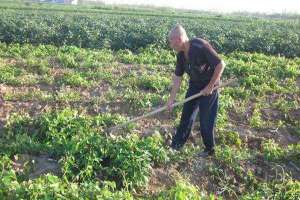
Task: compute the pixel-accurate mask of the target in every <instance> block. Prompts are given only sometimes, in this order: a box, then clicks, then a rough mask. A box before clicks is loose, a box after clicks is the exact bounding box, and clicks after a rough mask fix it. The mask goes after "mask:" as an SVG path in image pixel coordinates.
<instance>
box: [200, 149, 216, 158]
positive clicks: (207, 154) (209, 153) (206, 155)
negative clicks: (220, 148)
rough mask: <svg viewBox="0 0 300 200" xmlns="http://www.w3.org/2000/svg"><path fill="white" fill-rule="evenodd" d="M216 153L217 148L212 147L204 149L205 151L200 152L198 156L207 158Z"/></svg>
mask: <svg viewBox="0 0 300 200" xmlns="http://www.w3.org/2000/svg"><path fill="white" fill-rule="evenodd" d="M214 154H215V150H214V149H211V150H204V151H202V152H200V153H199V154H198V156H199V157H201V158H206V157H208V156H213V155H214Z"/></svg>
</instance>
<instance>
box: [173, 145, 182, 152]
mask: <svg viewBox="0 0 300 200" xmlns="http://www.w3.org/2000/svg"><path fill="white" fill-rule="evenodd" d="M170 147H171V149H172V150H175V151H180V149H182V147H183V145H181V144H172V145H171V146H170Z"/></svg>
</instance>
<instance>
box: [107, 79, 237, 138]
mask: <svg viewBox="0 0 300 200" xmlns="http://www.w3.org/2000/svg"><path fill="white" fill-rule="evenodd" d="M236 80H237V79H230V80H228V81H227V82H226V83H223V84H221V85H219V86H216V87H214V89H213V90H216V89H219V88H222V87H225V86H227V85H230V84H231V83H233V82H235V81H236ZM202 95H203V92H202V91H201V92H199V93H197V94H194V95H192V96H190V97H188V98H186V99H184V100H182V101H179V102H175V103H173V104H172V105H171V106H172V107H176V106H178V105H181V104H184V103H186V102H188V101H191V100H193V99H195V98H197V97H200V96H202ZM167 109H168V106H163V107H160V108H158V109H156V110H153V111H151V112H149V113H147V114H145V115H141V116H139V117H136V118H133V119H131V120H129V121H127V122H125V123H123V124H120V125H117V126H114V127H112V128H109V129H107V130H108V131H109V132H110V131H112V130H114V129H118V128H121V127H123V126H126V125H127V124H129V123H132V122H136V121H138V120H141V119H144V118H146V117H149V116H152V115H155V114H157V113H159V112H162V111H164V110H167Z"/></svg>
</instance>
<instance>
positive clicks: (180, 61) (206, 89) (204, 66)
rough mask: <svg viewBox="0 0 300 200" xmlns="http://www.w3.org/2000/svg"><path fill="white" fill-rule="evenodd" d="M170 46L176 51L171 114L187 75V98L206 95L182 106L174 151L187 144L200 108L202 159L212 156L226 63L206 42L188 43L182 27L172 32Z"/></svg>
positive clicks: (190, 41)
mask: <svg viewBox="0 0 300 200" xmlns="http://www.w3.org/2000/svg"><path fill="white" fill-rule="evenodd" d="M169 44H170V47H171V48H172V49H174V50H175V51H176V52H177V63H176V69H175V72H174V75H173V85H172V90H171V94H170V97H169V101H168V102H167V106H168V108H169V111H170V112H171V111H172V106H171V105H172V104H173V103H174V100H175V97H176V93H177V92H178V90H179V88H180V85H181V80H182V75H183V74H184V73H185V72H186V73H187V74H188V75H189V88H188V90H187V92H186V96H185V97H186V98H187V97H190V96H192V95H194V94H197V93H199V92H200V91H202V92H203V93H204V96H201V97H199V98H196V99H194V100H191V101H189V102H186V103H185V104H184V105H183V111H182V114H181V119H180V124H179V126H178V127H177V130H176V133H175V135H174V136H173V138H172V144H171V148H173V149H176V150H179V149H181V148H182V146H183V145H184V144H185V142H186V141H187V139H188V137H189V135H190V133H191V129H192V125H193V123H194V121H195V118H196V117H195V116H196V115H195V114H196V112H197V110H198V109H199V119H200V132H201V136H202V140H203V143H204V145H205V149H204V151H203V152H201V153H200V154H199V156H201V157H207V156H211V155H213V154H214V145H215V141H214V128H215V123H216V116H217V111H218V91H217V90H213V88H214V87H215V86H216V85H218V84H219V82H220V78H221V75H222V72H223V70H224V67H225V63H224V62H223V61H222V60H221V58H220V57H219V56H218V54H217V53H216V51H215V50H214V49H213V48H212V46H211V45H210V44H209V43H208V42H207V41H205V40H204V39H201V38H193V39H192V40H189V38H188V36H187V34H186V31H185V30H184V28H183V27H182V26H181V25H176V26H175V27H174V28H173V29H172V30H171V31H170V33H169Z"/></svg>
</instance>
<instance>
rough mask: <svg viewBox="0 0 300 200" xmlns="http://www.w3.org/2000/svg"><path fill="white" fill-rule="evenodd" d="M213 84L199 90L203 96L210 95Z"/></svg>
mask: <svg viewBox="0 0 300 200" xmlns="http://www.w3.org/2000/svg"><path fill="white" fill-rule="evenodd" d="M213 89H214V86H211V85H210V84H208V85H207V86H206V87H205V88H204V89H203V90H202V91H201V92H202V94H203V95H204V96H208V95H211V94H212V92H213Z"/></svg>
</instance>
